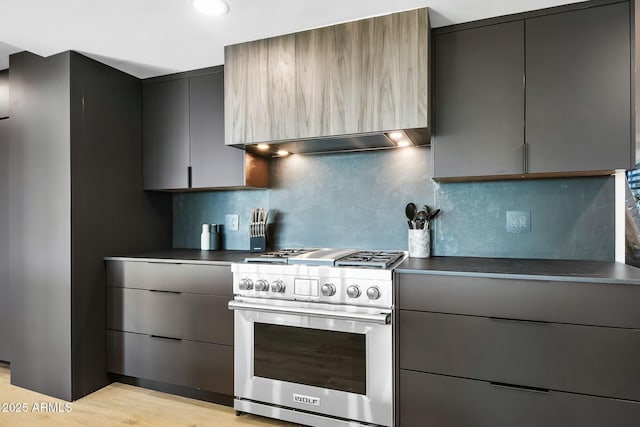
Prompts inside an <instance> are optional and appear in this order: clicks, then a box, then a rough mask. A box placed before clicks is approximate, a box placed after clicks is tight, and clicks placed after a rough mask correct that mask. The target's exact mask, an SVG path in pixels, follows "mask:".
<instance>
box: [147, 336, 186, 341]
mask: <svg viewBox="0 0 640 427" xmlns="http://www.w3.org/2000/svg"><path fill="white" fill-rule="evenodd" d="M149 336H150V337H151V338H159V339H161V340H171V341H182V339H181V338H173V337H163V336H162V335H149Z"/></svg>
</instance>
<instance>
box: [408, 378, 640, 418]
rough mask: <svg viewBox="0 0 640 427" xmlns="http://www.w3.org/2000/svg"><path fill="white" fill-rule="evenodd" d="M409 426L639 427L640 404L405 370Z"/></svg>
mask: <svg viewBox="0 0 640 427" xmlns="http://www.w3.org/2000/svg"><path fill="white" fill-rule="evenodd" d="M400 384H401V390H400V394H401V396H402V397H401V401H400V422H399V425H401V426H403V427H407V426H415V427H514V426H518V427H542V426H544V427H603V426H607V427H636V426H637V425H638V419H640V403H638V402H632V401H626V400H617V399H604V398H599V397H594V396H586V395H580V394H573V393H562V392H556V391H549V390H540V389H532V388H527V387H514V386H505V385H502V384H497V383H490V382H487V381H477V380H471V379H465V378H456V377H450V376H444V375H433V374H429V373H424V372H414V371H404V370H403V371H401V372H400Z"/></svg>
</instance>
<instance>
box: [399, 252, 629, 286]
mask: <svg viewBox="0 0 640 427" xmlns="http://www.w3.org/2000/svg"><path fill="white" fill-rule="evenodd" d="M395 271H396V273H411V274H432V275H450V276H464V277H487V278H496V279H529V280H542V281H569V282H586V283H609V284H620V285H640V268H637V267H632V266H629V265H626V264H622V263H617V262H610V261H576V260H548V259H520V258H472V257H431V258H407V259H406V260H405V261H404V262H402V264H400V265H399V266H398V267H397V268H396V270H395Z"/></svg>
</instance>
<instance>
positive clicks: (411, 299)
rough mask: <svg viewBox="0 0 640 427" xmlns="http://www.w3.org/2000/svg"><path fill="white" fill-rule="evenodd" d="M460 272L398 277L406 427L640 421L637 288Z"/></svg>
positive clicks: (400, 394) (593, 425) (400, 409)
mask: <svg viewBox="0 0 640 427" xmlns="http://www.w3.org/2000/svg"><path fill="white" fill-rule="evenodd" d="M460 274H461V275H436V274H408V273H404V274H397V275H396V281H395V283H396V302H397V308H398V310H397V311H396V322H395V327H396V329H395V339H396V345H397V348H396V351H397V354H396V360H397V361H398V364H397V370H396V410H397V414H398V417H397V424H398V425H400V426H403V427H409V426H416V427H417V426H419V427H429V426H434V427H485V426H486V427H513V426H518V427H529V426H531V427H541V426H544V427H556V426H557V427H604V426H607V427H627V426H629V427H630V426H638V425H640V424H638V420H640V387H639V386H638V381H637V378H638V377H639V376H640V363H639V362H638V360H639V356H640V334H639V333H638V327H639V326H640V323H639V322H638V319H637V317H636V312H637V306H638V304H639V303H640V289H638V287H637V286H635V285H624V284H609V283H603V282H600V281H596V282H578V281H575V282H568V281H563V280H560V279H558V280H551V278H549V277H546V278H545V280H533V279H528V278H522V279H520V278H517V277H510V278H490V277H471V276H468V275H464V274H463V273H460ZM573 307H576V309H574V308H573ZM578 307H579V309H578ZM592 307H593V310H592V309H591V308H592Z"/></svg>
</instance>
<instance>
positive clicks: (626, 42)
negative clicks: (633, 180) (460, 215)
mask: <svg viewBox="0 0 640 427" xmlns="http://www.w3.org/2000/svg"><path fill="white" fill-rule="evenodd" d="M629 7H630V5H629V3H628V2H623V3H614V4H611V5H607V6H602V7H593V8H589V9H581V10H576V11H572V12H565V13H559V14H555V15H548V16H541V17H538V18H532V19H528V20H527V21H526V40H527V43H526V61H527V83H526V88H527V92H526V94H527V95H526V111H527V116H526V119H527V121H526V128H525V129H526V132H525V142H526V143H527V146H528V147H527V158H528V165H527V170H526V172H528V173H545V172H558V171H597V170H612V169H629V168H633V164H634V161H633V160H634V159H633V157H634V153H632V151H635V150H632V141H635V135H632V133H631V129H632V126H631V113H632V109H631V87H632V86H631V54H632V51H631V39H630V34H632V33H631V32H630V22H631V21H630V10H629ZM632 138H633V139H632Z"/></svg>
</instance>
